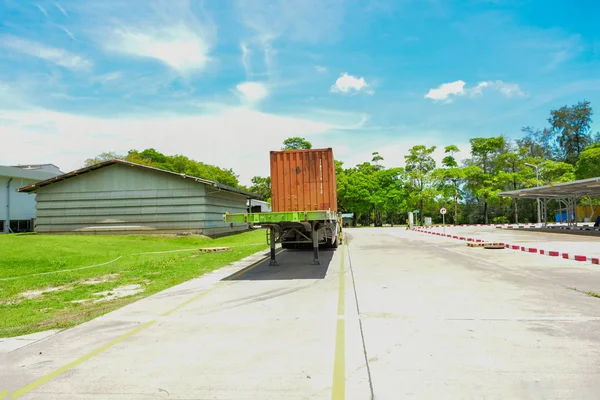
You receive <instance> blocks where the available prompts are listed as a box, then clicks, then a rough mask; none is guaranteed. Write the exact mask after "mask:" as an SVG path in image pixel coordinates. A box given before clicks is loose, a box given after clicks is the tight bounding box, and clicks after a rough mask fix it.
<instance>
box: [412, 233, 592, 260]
mask: <svg viewBox="0 0 600 400" xmlns="http://www.w3.org/2000/svg"><path fill="white" fill-rule="evenodd" d="M412 230H413V231H415V232H420V233H427V234H429V235H435V236H442V237H446V238H449V239H455V240H461V241H466V242H475V243H482V242H485V240H483V239H475V238H470V237H465V236H456V235H450V234H445V235H444V234H443V233H440V232H434V231H431V230H426V229H417V228H413V229H412ZM499 244H500V245H503V246H504V247H505V248H507V249H510V250H515V251H522V252H525V253H532V254H539V255H542V256H548V257H562V258H564V259H567V260H573V261H580V262H589V263H591V264H596V265H600V259H599V258H597V257H587V256H583V255H580V254H569V253H561V252H558V251H551V250H544V249H538V248H537V247H525V246H521V245H516V244H509V243H499Z"/></svg>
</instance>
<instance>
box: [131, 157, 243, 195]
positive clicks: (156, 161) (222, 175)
mask: <svg viewBox="0 0 600 400" xmlns="http://www.w3.org/2000/svg"><path fill="white" fill-rule="evenodd" d="M125 160H126V161H129V162H133V163H136V164H142V165H147V166H149V167H153V168H159V169H164V170H166V171H172V172H177V173H179V174H186V175H189V176H195V177H198V178H202V179H207V180H210V181H213V182H219V183H222V184H224V185H228V186H232V187H237V188H241V189H243V187H242V186H241V185H240V184H239V180H238V175H236V174H235V173H234V172H233V170H232V169H225V168H220V167H217V166H215V165H210V164H205V163H203V162H200V161H195V160H191V159H189V158H188V157H186V156H183V155H179V154H176V155H173V156H168V155H165V154H162V153H160V152H159V151H157V150H156V149H152V148H150V149H146V150H143V151H141V152H140V151H138V150H130V151H129V153H128V154H127V156H126V157H125Z"/></svg>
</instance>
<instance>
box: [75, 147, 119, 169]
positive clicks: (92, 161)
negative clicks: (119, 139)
mask: <svg viewBox="0 0 600 400" xmlns="http://www.w3.org/2000/svg"><path fill="white" fill-rule="evenodd" d="M124 159H125V156H123V155H121V154H117V153H115V152H114V151H108V152H105V153H100V154H98V155H97V156H96V157H94V158H88V159H87V160H85V161H84V166H85V167H90V166H92V165H96V164H100V163H102V162H105V161H110V160H124Z"/></svg>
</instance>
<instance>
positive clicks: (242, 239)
mask: <svg viewBox="0 0 600 400" xmlns="http://www.w3.org/2000/svg"><path fill="white" fill-rule="evenodd" d="M215 246H227V247H231V249H232V251H231V252H222V253H200V252H199V251H197V250H195V251H184V252H173V253H167V254H145V255H131V254H134V253H143V252H158V251H171V250H182V249H199V248H202V247H215ZM267 247H268V246H267V244H266V240H265V232H264V231H263V230H256V231H251V232H245V233H241V234H238V235H233V236H228V237H223V238H218V239H209V238H206V237H202V236H180V237H177V236H170V235H162V236H156V235H155V236H151V235H147V236H144V235H135V236H134V235H131V236H130V235H127V236H86V235H35V234H33V235H32V234H27V235H18V234H17V235H0V249H2V256H1V258H0V337H12V336H18V335H22V334H26V333H33V332H37V331H42V330H47V329H54V328H65V327H69V326H73V325H76V324H79V323H81V322H84V321H87V320H89V319H92V318H95V317H97V316H99V315H102V314H105V313H107V312H109V311H112V310H114V309H116V308H119V307H122V306H124V305H126V304H129V303H131V302H133V301H136V300H138V299H140V298H143V297H146V296H149V295H151V294H154V293H156V292H159V291H161V290H164V289H166V288H168V287H171V286H174V285H177V284H179V283H182V282H185V281H187V280H189V279H192V278H195V277H197V276H199V275H202V274H204V273H207V272H210V271H213V270H215V269H217V268H220V267H222V266H225V265H227V264H229V263H231V262H233V261H236V260H239V259H241V258H243V257H246V256H248V255H251V254H254V253H256V252H257V251H262V250H265V249H267ZM119 256H122V258H120V259H119V260H117V261H115V262H112V263H109V264H106V265H102V266H95V267H92V268H85V269H79V270H77V268H82V267H87V266H92V265H95V264H102V263H106V262H109V261H111V260H114V259H115V258H117V257H119ZM69 269H76V270H73V271H64V272H59V271H63V270H69ZM36 274H38V275H36ZM39 274H42V275H39ZM15 278H16V279H15ZM102 278H103V279H102ZM3 279H4V280H3ZM6 279H8V280H6ZM91 279H96V280H97V282H96V283H92V284H83V282H85V281H89V280H91ZM102 280H105V281H104V282H101V281H102ZM88 283H89V282H88ZM131 284H138V285H141V287H142V288H143V291H142V292H141V293H138V294H134V295H131V296H129V297H123V298H118V299H114V300H107V301H103V302H98V303H93V300H96V299H98V298H99V297H98V296H95V295H94V293H98V292H103V291H112V290H114V289H115V288H117V287H119V286H123V285H131ZM48 288H55V289H56V288H58V289H59V290H56V291H51V292H45V293H43V294H41V295H37V296H35V297H34V298H26V297H25V296H24V293H26V292H29V291H34V290H43V289H48ZM76 300H77V301H80V300H85V301H84V302H82V303H74V302H73V301H76Z"/></svg>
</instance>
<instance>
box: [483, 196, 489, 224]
mask: <svg viewBox="0 0 600 400" xmlns="http://www.w3.org/2000/svg"><path fill="white" fill-rule="evenodd" d="M483 215H485V223H486V224H488V223H489V222H488V202H487V200H483Z"/></svg>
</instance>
